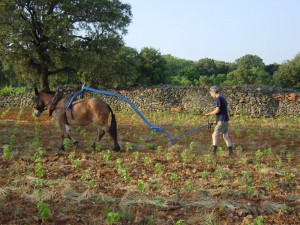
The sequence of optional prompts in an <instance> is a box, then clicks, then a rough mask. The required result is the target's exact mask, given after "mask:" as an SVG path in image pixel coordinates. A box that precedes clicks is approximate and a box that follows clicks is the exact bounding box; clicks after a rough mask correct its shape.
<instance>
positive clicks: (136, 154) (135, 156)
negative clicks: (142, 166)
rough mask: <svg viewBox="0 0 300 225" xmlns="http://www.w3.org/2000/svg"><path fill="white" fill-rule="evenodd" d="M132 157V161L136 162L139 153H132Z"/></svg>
mask: <svg viewBox="0 0 300 225" xmlns="http://www.w3.org/2000/svg"><path fill="white" fill-rule="evenodd" d="M132 155H133V157H134V160H135V161H137V160H138V158H139V155H140V153H139V152H133V153H132Z"/></svg>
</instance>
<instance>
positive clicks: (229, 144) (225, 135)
mask: <svg viewBox="0 0 300 225" xmlns="http://www.w3.org/2000/svg"><path fill="white" fill-rule="evenodd" d="M223 138H224V140H225V142H226V145H227V147H228V152H229V155H232V154H233V150H232V145H231V141H230V139H229V135H228V132H227V133H224V134H223Z"/></svg>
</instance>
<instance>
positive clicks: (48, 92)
mask: <svg viewBox="0 0 300 225" xmlns="http://www.w3.org/2000/svg"><path fill="white" fill-rule="evenodd" d="M41 92H44V93H46V94H51V95H53V94H55V93H56V92H55V91H49V90H42V91H41Z"/></svg>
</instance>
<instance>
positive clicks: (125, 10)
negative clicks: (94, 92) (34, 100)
mask: <svg viewBox="0 0 300 225" xmlns="http://www.w3.org/2000/svg"><path fill="white" fill-rule="evenodd" d="M0 15H1V18H0V57H1V58H2V59H3V60H5V61H7V62H9V63H10V64H12V65H15V69H16V73H17V74H18V75H27V76H28V78H30V79H31V80H32V81H34V82H35V83H36V84H37V86H38V88H39V89H49V82H48V77H49V76H51V75H54V74H56V75H57V74H60V75H61V74H62V75H70V74H72V75H74V74H76V73H79V74H80V75H81V77H84V76H86V77H87V78H91V76H93V75H95V71H97V70H98V69H99V65H95V64H94V63H95V59H97V60H101V61H103V62H104V63H106V62H107V61H108V60H107V57H108V56H111V55H113V54H114V53H115V52H116V51H117V50H118V49H119V48H120V47H121V46H122V35H123V34H125V33H126V32H127V30H126V27H127V26H128V25H129V23H130V22H131V16H132V15H131V7H130V5H128V4H123V3H122V2H120V1H119V0H114V1H110V0H76V1H69V0H39V1H35V0H16V1H15V0H1V2H0ZM92 57H95V58H92ZM91 59H93V60H91ZM97 62H99V61H97ZM102 65H103V64H100V66H102ZM105 65H106V64H105ZM86 68H92V69H89V70H86ZM84 73H85V74H84ZM98 75H99V74H98Z"/></svg>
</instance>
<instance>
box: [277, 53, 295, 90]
mask: <svg viewBox="0 0 300 225" xmlns="http://www.w3.org/2000/svg"><path fill="white" fill-rule="evenodd" d="M273 78H274V81H275V84H276V85H277V86H280V87H286V88H291V87H294V88H300V54H298V55H297V56H296V57H295V58H294V59H293V60H291V61H287V62H285V63H284V64H282V65H281V66H279V68H278V70H277V71H276V72H275V73H274V75H273Z"/></svg>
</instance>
